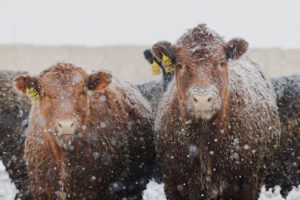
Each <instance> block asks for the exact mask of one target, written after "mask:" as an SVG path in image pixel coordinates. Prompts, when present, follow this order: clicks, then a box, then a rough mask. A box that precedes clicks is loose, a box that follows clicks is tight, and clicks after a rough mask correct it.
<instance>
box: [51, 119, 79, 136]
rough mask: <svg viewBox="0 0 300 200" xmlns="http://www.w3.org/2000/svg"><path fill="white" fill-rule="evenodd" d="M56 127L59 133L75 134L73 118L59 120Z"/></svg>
mask: <svg viewBox="0 0 300 200" xmlns="http://www.w3.org/2000/svg"><path fill="white" fill-rule="evenodd" d="M56 129H57V132H58V134H59V135H65V134H75V132H76V131H75V130H76V123H75V121H74V120H60V121H58V123H57V127H56Z"/></svg>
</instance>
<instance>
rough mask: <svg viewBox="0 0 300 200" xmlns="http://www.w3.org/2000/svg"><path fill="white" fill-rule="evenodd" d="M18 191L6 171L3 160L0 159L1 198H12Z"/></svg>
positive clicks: (2, 199)
mask: <svg viewBox="0 0 300 200" xmlns="http://www.w3.org/2000/svg"><path fill="white" fill-rule="evenodd" d="M16 193H17V189H16V187H15V185H14V184H13V183H11V180H10V178H9V177H8V173H7V172H6V171H5V167H4V166H3V164H2V161H0V200H12V199H14V197H15V194H16Z"/></svg>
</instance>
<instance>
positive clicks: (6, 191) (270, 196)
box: [0, 161, 300, 200]
mask: <svg viewBox="0 0 300 200" xmlns="http://www.w3.org/2000/svg"><path fill="white" fill-rule="evenodd" d="M279 191H280V187H275V189H274V192H272V191H266V189H265V187H263V188H262V193H261V195H260V198H259V200H284V198H282V197H281V195H280V193H279ZM16 192H17V189H16V187H15V185H14V184H13V183H11V180H10V178H9V177H8V174H7V173H6V171H5V168H4V166H3V164H2V161H0V200H13V199H14V196H15V194H16ZM143 198H144V200H166V197H165V195H164V189H163V184H158V183H156V182H155V181H150V182H149V184H148V185H147V189H146V190H145V191H144V194H143ZM287 200H300V186H299V187H298V188H294V189H293V190H292V191H291V192H290V193H289V195H288V197H287Z"/></svg>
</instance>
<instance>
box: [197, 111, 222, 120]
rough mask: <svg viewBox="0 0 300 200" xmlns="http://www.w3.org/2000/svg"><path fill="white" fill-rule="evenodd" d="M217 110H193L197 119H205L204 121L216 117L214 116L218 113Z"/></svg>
mask: <svg viewBox="0 0 300 200" xmlns="http://www.w3.org/2000/svg"><path fill="white" fill-rule="evenodd" d="M216 113H217V112H216V111H215V110H212V111H200V110H196V111H194V112H193V115H194V117H195V119H197V120H199V119H201V120H203V121H210V120H211V119H213V118H214V116H215V115H216Z"/></svg>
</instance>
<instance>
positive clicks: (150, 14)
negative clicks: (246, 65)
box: [0, 0, 300, 200]
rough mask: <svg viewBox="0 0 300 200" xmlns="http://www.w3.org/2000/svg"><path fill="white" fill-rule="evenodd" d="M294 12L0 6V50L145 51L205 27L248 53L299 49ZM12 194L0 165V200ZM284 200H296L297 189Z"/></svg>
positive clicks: (154, 196) (219, 6)
mask: <svg viewBox="0 0 300 200" xmlns="http://www.w3.org/2000/svg"><path fill="white" fill-rule="evenodd" d="M299 8H300V1H298V0H276V1H274V0H243V1H241V0H226V1H224V0H185V1H176V0H164V1H162V0H147V1H146V0H126V1H124V0H109V1H104V0H51V1H50V0H48V1H41V0H26V1H24V0H0V44H33V45H84V46H110V45H151V44H153V43H155V42H157V41H159V40H169V41H171V42H174V41H176V39H177V38H178V37H179V36H180V35H181V34H182V33H183V32H185V30H186V29H187V28H192V27H194V26H195V25H197V24H199V23H207V24H208V25H209V27H210V28H212V29H214V30H215V31H216V32H218V33H221V34H222V35H223V36H225V39H229V38H232V37H236V36H239V37H243V38H245V39H246V40H247V41H248V42H249V43H250V46H251V48H271V47H272V48H274V47H278V48H283V49H297V48H298V49H299V48H300V39H299V36H300V23H299V19H300V12H299ZM12 70H13V69H12ZM279 190H280V189H279V188H278V187H276V188H275V191H274V192H271V191H266V190H265V189H264V188H262V194H261V196H260V200H271V199H272V200H281V199H283V198H282V197H281V196H280V194H279ZM15 193H16V188H15V187H14V185H13V184H12V183H10V179H9V177H8V175H7V173H6V172H5V169H4V166H3V165H2V163H1V161H0V200H10V199H13V198H14V194H15ZM144 199H146V200H164V199H165V197H164V194H163V185H159V184H157V183H155V182H153V181H151V182H150V183H149V184H148V187H147V190H146V191H145V192H144ZM287 199H288V200H299V199H300V189H299V188H294V189H293V191H292V192H290V194H289V196H288V198H287Z"/></svg>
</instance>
